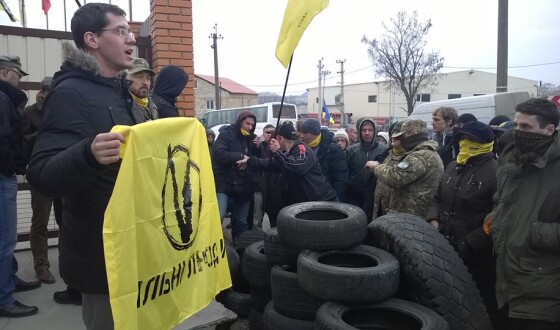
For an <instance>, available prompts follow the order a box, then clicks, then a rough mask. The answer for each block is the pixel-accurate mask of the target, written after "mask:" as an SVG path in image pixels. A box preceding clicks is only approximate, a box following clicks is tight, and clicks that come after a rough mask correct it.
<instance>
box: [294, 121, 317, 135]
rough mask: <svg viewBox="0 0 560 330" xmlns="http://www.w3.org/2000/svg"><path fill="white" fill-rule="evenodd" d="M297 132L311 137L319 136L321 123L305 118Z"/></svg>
mask: <svg viewBox="0 0 560 330" xmlns="http://www.w3.org/2000/svg"><path fill="white" fill-rule="evenodd" d="M299 130H300V131H301V132H302V133H309V134H313V135H319V134H321V123H319V121H318V120H317V119H313V118H307V119H306V120H304V121H303V123H301V126H300V127H299Z"/></svg>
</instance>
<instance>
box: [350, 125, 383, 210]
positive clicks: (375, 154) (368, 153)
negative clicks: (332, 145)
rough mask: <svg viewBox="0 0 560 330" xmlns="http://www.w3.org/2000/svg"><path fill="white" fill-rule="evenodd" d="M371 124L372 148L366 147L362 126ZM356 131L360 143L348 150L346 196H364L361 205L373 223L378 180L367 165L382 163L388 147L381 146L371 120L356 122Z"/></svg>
mask: <svg viewBox="0 0 560 330" xmlns="http://www.w3.org/2000/svg"><path fill="white" fill-rule="evenodd" d="M364 123H370V124H372V125H373V142H372V144H371V145H370V146H366V145H365V144H364V143H363V141H362V134H361V133H360V132H361V130H362V125H363V124H364ZM356 129H357V130H358V143H356V144H354V145H352V146H350V147H349V148H348V149H347V150H346V155H347V157H348V169H349V172H350V179H349V181H348V189H347V190H346V194H347V195H348V196H347V197H348V198H352V199H354V197H355V196H363V198H364V205H361V206H360V207H362V208H363V209H364V211H365V212H366V215H367V216H368V221H371V217H372V214H373V193H374V191H375V185H376V182H377V179H376V178H375V176H374V175H373V173H372V172H371V171H369V170H368V169H367V168H366V167H365V165H366V163H367V162H368V161H370V160H377V161H382V160H381V156H382V155H383V153H384V152H385V150H386V149H387V146H385V145H382V144H379V143H378V142H377V140H376V139H375V137H376V136H377V129H376V127H375V122H374V121H373V119H370V118H363V119H360V120H358V121H357V122H356Z"/></svg>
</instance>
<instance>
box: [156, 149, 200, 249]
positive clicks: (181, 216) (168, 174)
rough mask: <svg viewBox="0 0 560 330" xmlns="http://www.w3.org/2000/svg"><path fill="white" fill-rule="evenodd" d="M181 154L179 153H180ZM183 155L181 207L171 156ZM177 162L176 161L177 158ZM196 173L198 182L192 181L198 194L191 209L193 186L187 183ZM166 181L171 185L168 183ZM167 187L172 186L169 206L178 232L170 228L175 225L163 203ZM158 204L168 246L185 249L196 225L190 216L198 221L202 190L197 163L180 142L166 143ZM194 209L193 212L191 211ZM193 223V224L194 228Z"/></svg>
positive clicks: (192, 241) (194, 234)
mask: <svg viewBox="0 0 560 330" xmlns="http://www.w3.org/2000/svg"><path fill="white" fill-rule="evenodd" d="M181 154H183V155H181ZM185 155H186V157H187V159H188V160H187V162H186V168H185V179H184V181H183V187H182V189H181V195H182V197H183V202H182V207H181V206H180V205H181V202H180V200H179V197H180V196H179V188H180V187H179V184H178V182H177V176H178V175H179V173H177V169H176V161H175V159H174V158H176V159H177V158H179V157H185ZM177 163H180V162H179V161H178V162H177ZM195 173H196V177H198V179H199V180H198V184H197V185H195V187H197V188H195V189H196V190H197V191H198V198H197V196H194V199H197V200H198V204H197V205H195V209H193V188H192V183H191V179H192V177H191V175H193V174H195ZM193 176H194V175H193ZM169 183H170V184H171V187H169ZM169 188H172V189H173V209H174V213H175V220H176V221H177V225H178V228H179V232H178V233H177V232H173V230H172V229H173V228H175V226H174V224H173V223H172V220H170V219H168V218H167V205H166V204H167V203H166V196H167V194H168V193H170V191H169ZM161 199H162V202H161V205H162V218H161V221H162V224H163V231H164V232H165V235H166V236H167V239H168V240H169V243H171V246H172V247H173V248H174V249H175V250H178V251H180V250H186V249H188V248H189V247H191V246H192V245H193V243H194V240H195V238H196V229H197V228H198V225H196V226H193V218H194V220H196V221H197V222H196V223H197V224H198V220H199V217H200V213H201V212H200V211H201V208H202V190H201V185H200V168H199V166H198V165H197V164H196V163H195V162H193V161H192V160H191V159H190V153H189V149H188V148H187V147H185V146H183V145H176V146H174V147H171V145H168V147H167V168H166V170H165V182H164V184H163V189H162V192H161ZM193 211H194V212H193ZM194 227H196V228H194Z"/></svg>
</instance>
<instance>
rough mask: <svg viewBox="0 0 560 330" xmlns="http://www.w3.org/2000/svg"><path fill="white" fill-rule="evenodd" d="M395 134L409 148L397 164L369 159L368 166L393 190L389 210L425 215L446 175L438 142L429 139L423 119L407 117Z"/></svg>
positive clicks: (424, 216) (405, 147)
mask: <svg viewBox="0 0 560 330" xmlns="http://www.w3.org/2000/svg"><path fill="white" fill-rule="evenodd" d="M393 138H400V140H401V146H402V147H403V148H404V150H405V151H406V153H405V154H404V155H402V156H401V157H400V158H399V159H398V161H397V162H396V164H394V165H393V164H382V163H379V162H377V161H368V162H367V163H366V167H367V168H368V169H370V171H372V172H373V173H374V174H375V176H376V177H377V180H378V181H379V182H381V183H382V184H384V185H386V186H388V187H389V188H390V189H391V190H392V191H391V200H390V201H389V205H388V206H387V212H403V213H409V214H414V215H417V216H420V217H422V218H426V216H427V215H428V209H429V207H430V205H431V203H432V201H433V199H434V196H435V194H436V192H437V189H438V186H439V182H440V180H441V176H442V175H443V162H442V161H441V158H440V157H439V155H438V153H437V143H436V142H435V141H430V140H429V139H428V130H427V128H426V123H425V122H424V121H422V120H407V121H405V122H404V123H403V124H402V127H401V131H400V132H399V133H396V134H393Z"/></svg>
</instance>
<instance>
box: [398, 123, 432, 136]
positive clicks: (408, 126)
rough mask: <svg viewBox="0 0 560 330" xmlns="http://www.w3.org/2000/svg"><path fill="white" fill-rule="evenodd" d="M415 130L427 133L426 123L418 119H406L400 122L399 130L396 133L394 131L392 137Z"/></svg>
mask: <svg viewBox="0 0 560 330" xmlns="http://www.w3.org/2000/svg"><path fill="white" fill-rule="evenodd" d="M413 131H416V134H418V133H428V128H427V127H426V123H425V122H424V121H423V120H420V119H408V120H405V121H404V122H403V123H402V126H401V130H400V132H398V133H394V134H393V137H399V136H401V135H403V134H404V133H407V132H413Z"/></svg>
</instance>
